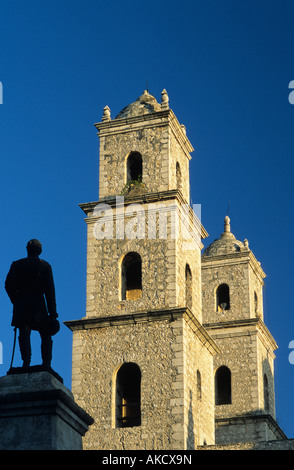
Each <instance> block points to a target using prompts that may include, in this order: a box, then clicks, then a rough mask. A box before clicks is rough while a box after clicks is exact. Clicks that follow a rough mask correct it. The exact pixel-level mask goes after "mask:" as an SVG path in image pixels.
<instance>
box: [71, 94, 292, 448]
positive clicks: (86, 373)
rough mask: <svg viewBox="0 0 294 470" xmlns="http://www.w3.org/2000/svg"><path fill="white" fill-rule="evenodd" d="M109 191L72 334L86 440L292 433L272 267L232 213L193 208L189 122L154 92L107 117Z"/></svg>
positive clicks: (157, 444)
mask: <svg viewBox="0 0 294 470" xmlns="http://www.w3.org/2000/svg"><path fill="white" fill-rule="evenodd" d="M95 126H96V128H97V131H98V136H99V141H100V163H99V200H98V201H97V202H90V203H85V204H81V208H82V209H83V211H84V213H85V215H86V218H85V221H86V224H87V286H86V289H87V303H86V315H85V316H84V317H83V318H81V319H80V320H75V321H70V322H66V325H67V326H68V327H69V328H70V329H71V330H72V332H73V365H72V392H73V394H74V396H75V400H76V401H77V402H78V403H79V405H80V406H81V407H82V408H84V409H85V410H86V411H87V412H88V413H89V414H90V416H92V417H93V418H94V420H95V422H94V424H93V425H92V426H91V428H90V430H89V431H88V433H87V434H86V436H85V438H84V443H83V445H84V449H109V450H115V449H132V450H136V449H147V450H152V449H155V450H184V449H195V448H196V447H197V446H203V445H214V444H227V443H232V442H246V441H264V440H269V439H284V438H285V436H284V434H283V432H282V431H281V430H280V428H279V427H278V425H277V423H276V421H275V397H274V366H273V363H274V350H275V349H276V343H275V341H274V339H273V338H272V336H271V334H270V333H269V331H268V329H267V328H266V326H265V324H264V322H263V307H262V305H263V301H262V287H263V279H264V277H265V274H264V272H263V270H262V269H261V266H260V263H259V262H258V261H257V260H256V258H255V256H254V255H253V253H252V251H251V250H250V249H249V246H248V242H247V241H246V240H245V241H244V243H243V242H239V241H238V240H236V238H235V236H234V235H233V234H232V232H231V230H230V220H229V219H228V217H226V219H225V227H224V232H223V233H222V235H221V236H220V238H219V239H218V240H216V241H214V242H213V243H212V244H211V245H209V246H208V248H207V249H206V250H205V251H204V252H203V255H202V257H201V250H202V248H203V244H202V239H204V238H206V237H207V235H208V234H207V232H206V230H205V229H204V227H203V226H202V225H201V222H200V220H199V219H198V218H197V216H196V214H195V212H194V211H193V208H192V207H191V206H190V204H189V201H190V187H189V162H190V159H191V155H190V154H191V152H192V151H193V148H192V145H191V143H190V142H189V140H188V138H187V136H186V131H185V126H183V125H180V124H179V122H178V120H177V118H176V116H175V114H174V113H173V111H172V110H171V109H170V108H169V99H168V96H167V93H166V91H165V90H164V91H163V92H162V96H161V103H158V102H157V101H156V99H155V98H154V97H153V96H152V95H150V94H149V93H148V92H147V91H145V92H144V93H143V95H142V96H140V97H139V98H138V99H137V100H136V101H135V102H134V103H132V104H130V105H129V106H127V107H126V108H124V109H123V110H122V111H121V112H120V113H119V114H118V115H117V116H116V117H115V118H114V119H112V118H111V113H110V109H109V108H108V106H106V107H105V108H104V112H103V116H102V121H101V122H99V123H97V124H95Z"/></svg>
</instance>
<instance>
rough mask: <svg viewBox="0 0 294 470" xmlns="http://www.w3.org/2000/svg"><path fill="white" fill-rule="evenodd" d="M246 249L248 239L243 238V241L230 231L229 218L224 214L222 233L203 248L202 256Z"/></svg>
mask: <svg viewBox="0 0 294 470" xmlns="http://www.w3.org/2000/svg"><path fill="white" fill-rule="evenodd" d="M248 249H249V248H248V241H247V240H244V243H243V242H241V241H239V240H237V239H236V237H235V235H234V234H233V233H232V232H231V225H230V218H229V217H228V216H226V217H225V220H224V231H223V233H222V234H221V236H220V237H219V238H217V239H216V240H214V241H213V242H212V243H211V244H210V245H209V246H208V247H207V248H206V249H205V250H204V252H203V255H202V256H204V257H205V256H216V255H226V254H229V253H237V252H240V251H245V250H248Z"/></svg>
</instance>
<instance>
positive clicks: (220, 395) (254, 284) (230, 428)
mask: <svg viewBox="0 0 294 470" xmlns="http://www.w3.org/2000/svg"><path fill="white" fill-rule="evenodd" d="M264 278H265V274H264V272H263V270H262V268H261V265H260V263H259V262H258V261H257V260H256V258H255V256H254V254H253V253H252V251H251V250H250V249H249V243H248V240H244V242H240V241H239V240H236V238H235V236H234V235H233V233H232V232H231V227H230V219H229V217H228V216H227V217H225V221H224V232H223V233H222V234H221V236H220V238H219V239H217V240H215V241H214V242H213V243H211V244H210V245H209V246H208V247H207V248H206V250H205V251H204V252H203V255H202V291H203V324H204V326H205V328H206V330H207V332H208V333H209V334H210V335H211V337H212V338H213V339H214V340H215V341H216V343H217V345H218V347H219V349H220V351H221V352H220V354H218V355H217V356H216V357H215V358H214V373H215V404H216V407H215V418H216V429H215V440H216V443H217V444H230V443H234V442H248V441H252V442H257V441H268V440H275V439H285V435H284V433H283V431H282V430H281V429H280V427H279V426H278V424H277V423H276V421H275V389H274V358H275V355H274V350H275V349H276V348H277V345H276V342H275V340H274V338H273V337H272V335H271V334H270V332H269V331H268V329H267V327H266V326H265V324H264V322H263V284H264V282H263V279H264Z"/></svg>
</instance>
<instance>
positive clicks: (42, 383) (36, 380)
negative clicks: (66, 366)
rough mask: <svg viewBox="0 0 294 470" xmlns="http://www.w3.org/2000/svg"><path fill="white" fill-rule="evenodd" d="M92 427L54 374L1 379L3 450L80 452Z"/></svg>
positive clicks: (28, 371) (34, 373) (0, 441)
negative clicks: (84, 438) (83, 439)
mask: <svg viewBox="0 0 294 470" xmlns="http://www.w3.org/2000/svg"><path fill="white" fill-rule="evenodd" d="M19 372H21V373H19ZM92 423H93V419H92V418H91V417H90V416H89V415H88V414H87V413H86V412H85V411H84V410H83V409H82V408H81V407H79V406H78V405H77V404H76V403H75V401H74V398H73V395H72V393H71V392H70V390H68V389H67V388H66V387H65V386H64V385H63V383H62V379H61V378H60V377H59V376H58V374H56V373H54V372H53V371H51V372H50V371H39V369H38V368H37V369H36V368H33V367H31V368H28V369H26V370H25V371H24V370H16V369H15V370H11V371H9V372H8V374H7V375H6V376H4V377H0V450H81V449H82V437H83V436H84V435H85V433H86V432H87V431H88V429H89V426H90V425H91V424H92Z"/></svg>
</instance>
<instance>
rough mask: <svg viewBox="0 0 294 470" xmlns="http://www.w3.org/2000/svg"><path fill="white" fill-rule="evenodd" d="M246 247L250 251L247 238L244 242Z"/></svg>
mask: <svg viewBox="0 0 294 470" xmlns="http://www.w3.org/2000/svg"><path fill="white" fill-rule="evenodd" d="M244 246H245V248H247V250H249V242H248V240H247V238H245V240H244Z"/></svg>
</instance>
